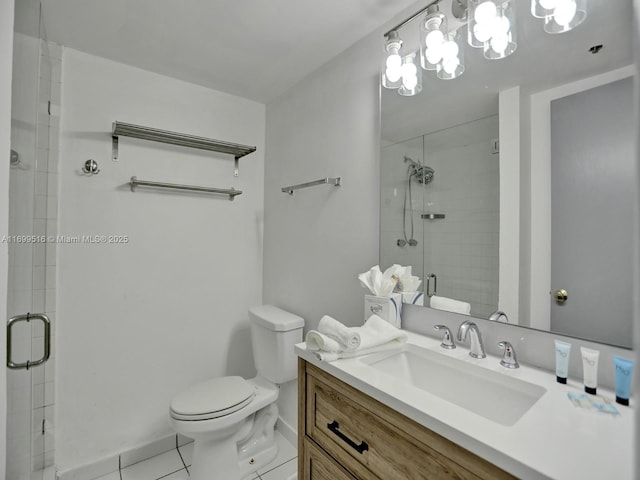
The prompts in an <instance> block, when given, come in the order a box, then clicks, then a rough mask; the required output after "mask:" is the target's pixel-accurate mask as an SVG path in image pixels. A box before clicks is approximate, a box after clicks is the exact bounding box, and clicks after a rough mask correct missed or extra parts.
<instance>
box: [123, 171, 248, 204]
mask: <svg viewBox="0 0 640 480" xmlns="http://www.w3.org/2000/svg"><path fill="white" fill-rule="evenodd" d="M129 185H130V186H131V191H132V192H135V191H136V190H135V188H136V187H157V188H171V189H173V190H189V191H192V192H204V193H219V194H221V195H229V200H233V199H234V197H235V196H236V195H242V190H236V189H234V188H215V187H199V186H196V185H180V184H176V183H163V182H150V181H148V180H139V179H138V177H131V180H130V181H129Z"/></svg>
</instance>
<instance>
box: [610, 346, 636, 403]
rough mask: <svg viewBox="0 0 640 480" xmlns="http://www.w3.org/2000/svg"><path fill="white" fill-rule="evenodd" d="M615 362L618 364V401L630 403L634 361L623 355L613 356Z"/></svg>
mask: <svg viewBox="0 0 640 480" xmlns="http://www.w3.org/2000/svg"><path fill="white" fill-rule="evenodd" d="M613 362H614V364H615V366H616V402H618V403H619V404H620V405H629V394H630V392H631V377H632V376H633V362H632V361H631V360H627V359H626V358H622V357H613Z"/></svg>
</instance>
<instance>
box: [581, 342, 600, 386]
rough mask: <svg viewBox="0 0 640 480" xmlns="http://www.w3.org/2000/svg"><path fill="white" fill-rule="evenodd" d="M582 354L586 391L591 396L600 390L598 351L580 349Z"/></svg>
mask: <svg viewBox="0 0 640 480" xmlns="http://www.w3.org/2000/svg"><path fill="white" fill-rule="evenodd" d="M580 353H581V354H582V374H583V375H584V391H585V392H587V393H590V394H591V395H595V394H596V389H597V388H598V357H599V356H600V352H599V351H598V350H591V349H590V348H585V347H580Z"/></svg>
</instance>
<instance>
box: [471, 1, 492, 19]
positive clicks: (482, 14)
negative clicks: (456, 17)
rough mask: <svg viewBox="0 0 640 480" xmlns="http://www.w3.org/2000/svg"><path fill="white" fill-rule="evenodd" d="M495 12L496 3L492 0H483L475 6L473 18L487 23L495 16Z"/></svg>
mask: <svg viewBox="0 0 640 480" xmlns="http://www.w3.org/2000/svg"><path fill="white" fill-rule="evenodd" d="M496 14H497V7H496V4H495V3H493V1H492V0H484V1H483V2H481V3H479V4H478V5H477V6H476V8H475V11H474V12H473V19H474V20H475V22H476V23H480V24H482V23H488V22H490V21H492V20H493V19H494V18H495V17H496Z"/></svg>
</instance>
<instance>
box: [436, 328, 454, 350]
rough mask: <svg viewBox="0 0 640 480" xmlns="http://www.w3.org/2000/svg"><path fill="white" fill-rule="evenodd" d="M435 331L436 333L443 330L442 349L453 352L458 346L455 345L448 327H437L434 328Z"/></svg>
mask: <svg viewBox="0 0 640 480" xmlns="http://www.w3.org/2000/svg"><path fill="white" fill-rule="evenodd" d="M433 329H434V330H436V331H438V330H442V333H443V335H442V343H441V344H440V346H441V347H442V348H446V349H447V350H453V349H454V348H456V344H455V343H453V338H452V334H451V330H449V327H447V326H446V325H436V326H435V327H433Z"/></svg>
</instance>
